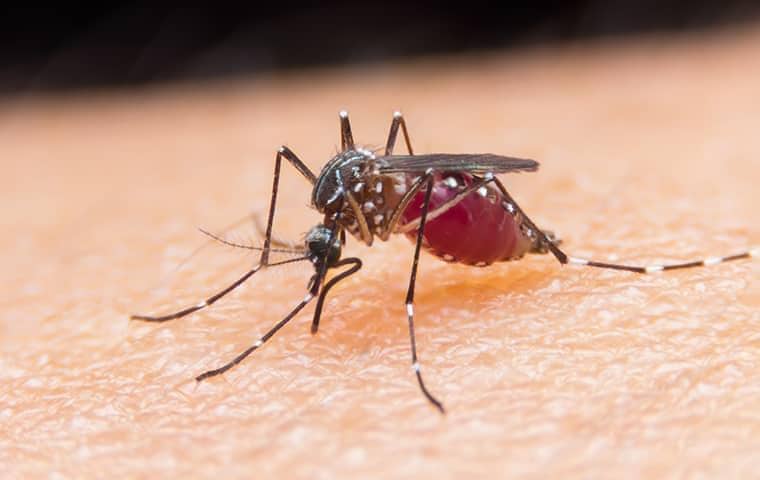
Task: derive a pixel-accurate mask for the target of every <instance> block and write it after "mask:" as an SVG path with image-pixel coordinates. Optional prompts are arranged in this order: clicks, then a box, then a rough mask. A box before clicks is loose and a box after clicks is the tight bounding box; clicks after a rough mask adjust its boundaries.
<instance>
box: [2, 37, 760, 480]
mask: <svg viewBox="0 0 760 480" xmlns="http://www.w3.org/2000/svg"><path fill="white" fill-rule="evenodd" d="M757 45H760V34H759V33H758V31H752V30H750V31H746V32H740V33H734V34H724V35H722V36H721V35H718V36H714V37H705V38H699V37H697V38H686V39H678V40H668V41H664V40H663V41H660V40H656V39H653V40H646V39H645V40H641V41H637V42H633V43H632V44H624V45H606V46H605V45H602V46H593V45H590V46H582V47H581V46H579V47H575V48H573V49H568V50H562V51H552V50H538V51H526V52H516V53H512V54H504V55H492V56H487V57H482V58H465V59H457V60H455V61H452V62H447V61H445V60H438V61H428V62H419V63H416V64H414V65H411V64H410V65H403V64H399V65H389V66H384V67H382V68H379V67H378V69H377V70H361V69H357V70H348V71H337V72H336V71H326V72H312V73H308V74H303V75H298V74H294V75H292V76H288V77H282V78H268V79H261V80H258V81H256V82H250V83H248V82H243V81H241V82H238V83H231V84H223V85H216V84H211V85H206V86H196V87H182V88H180V87H165V88H161V89H157V90H151V91H139V92H133V93H130V92H122V93H114V94H98V95H95V94H93V95H86V94H82V95H79V96H74V97H70V98H40V99H32V100H24V101H21V100H19V101H14V102H11V101H9V102H6V103H5V104H3V106H2V107H0V159H2V162H3V167H4V168H3V171H4V175H3V178H2V180H0V182H1V183H0V188H1V189H2V191H3V192H4V194H3V196H4V199H5V201H4V202H3V207H4V209H3V214H2V219H3V222H4V225H3V226H4V229H3V230H4V232H5V235H3V237H2V238H1V239H0V247H2V248H0V255H2V257H1V258H0V260H2V264H3V270H2V273H1V274H0V282H1V283H0V287H2V289H3V291H4V292H6V294H7V295H6V297H5V298H4V299H3V301H2V306H3V315H2V316H0V366H2V369H0V372H1V373H0V376H1V379H0V422H1V424H2V428H1V429H0V471H4V472H9V475H10V477H11V478H16V477H17V478H35V477H49V475H50V474H51V473H54V472H57V473H59V474H60V475H63V476H64V477H78V478H102V477H103V476H106V477H120V478H123V477H145V476H167V475H168V476H173V477H176V476H180V475H186V476H187V475H189V476H191V477H204V476H210V475H212V474H213V475H218V476H220V477H221V476H223V477H224V478H238V477H239V478H243V477H245V478H250V476H251V472H256V475H257V476H267V477H269V476H274V477H276V478H290V477H308V478H314V477H320V476H325V477H330V478H343V477H351V478H356V477H360V478H388V477H400V476H403V477H412V476H415V477H420V476H433V475H436V476H437V477H439V478H454V477H461V476H462V475H464V474H470V475H472V474H476V475H479V476H484V477H493V476H508V475H509V474H512V475H515V476H521V475H524V474H534V475H535V476H536V477H539V478H558V477H561V478H568V477H572V476H574V475H577V476H581V477H599V476H604V477H614V478H621V477H623V478H624V477H639V476H642V477H646V478H652V477H660V476H665V475H683V474H687V475H688V474H693V473H695V472H705V473H706V474H707V475H708V476H720V477H722V478H730V477H742V476H744V477H746V476H747V474H749V473H750V472H752V473H754V472H755V471H756V468H753V466H752V461H751V459H752V455H753V454H754V453H756V451H757V438H758V436H760V421H758V420H757V415H756V413H757V411H758V409H760V395H758V385H760V370H759V369H758V368H757V365H758V364H760V349H759V348H758V347H759V345H758V340H757V338H758V336H757V335H758V334H757V332H759V331H760V315H759V314H758V312H760V285H758V281H757V279H758V278H759V277H758V273H759V267H758V262H757V260H756V259H750V260H745V261H738V262H731V263H726V264H721V265H714V266H710V267H707V268H701V269H690V270H684V271H675V272H662V273H658V274H654V275H637V274H634V273H629V272H614V271H603V270H594V269H591V268H584V267H581V266H578V265H568V266H560V265H559V264H558V263H557V262H556V260H554V259H553V258H552V257H551V256H550V255H538V256H533V255H531V256H528V257H526V258H525V259H524V260H522V261H520V262H515V263H504V264H498V265H495V266H493V267H489V268H486V269H476V268H471V267H466V266H461V265H450V264H446V263H444V262H441V261H439V260H437V259H435V258H434V257H432V256H430V255H427V254H425V253H423V254H422V255H421V257H420V266H419V272H418V282H417V287H416V294H415V307H414V308H415V322H416V334H417V349H418V354H419V362H420V365H421V367H422V369H423V371H424V375H425V382H426V386H427V388H428V389H429V390H430V391H431V393H432V394H433V395H435V396H436V397H437V398H438V399H440V400H441V401H442V402H443V404H444V405H445V406H446V409H447V414H446V416H441V415H440V414H439V413H438V412H437V411H436V410H435V409H434V408H432V407H431V405H430V404H428V403H427V402H426V400H425V399H424V397H423V396H422V395H421V394H420V392H419V389H418V387H417V384H416V380H415V378H414V374H413V372H412V370H411V369H410V357H409V339H408V333H407V327H406V311H405V307H404V296H405V294H406V287H407V283H408V279H409V271H410V268H411V261H412V252H413V244H412V243H411V242H409V241H408V240H407V239H406V238H404V237H403V236H394V237H392V238H391V240H390V241H388V242H380V241H378V242H376V244H375V245H373V246H372V247H371V248H367V247H364V246H361V245H359V244H358V242H356V241H353V240H352V239H350V238H349V243H348V246H347V247H346V249H345V251H344V252H343V255H344V257H347V256H358V257H360V258H361V259H362V261H363V263H364V267H363V269H362V270H361V271H360V272H359V273H357V274H355V275H353V276H351V277H350V278H348V279H346V280H345V281H344V282H342V283H341V284H339V285H338V286H337V287H335V289H334V290H333V291H332V292H331V295H330V296H329V297H328V300H327V302H326V304H325V311H324V313H323V316H322V320H321V324H320V329H319V332H318V334H317V335H315V336H312V335H311V334H310V333H309V325H310V322H311V313H312V312H313V308H314V305H313V302H312V305H310V306H308V307H307V308H306V309H305V310H304V311H303V312H301V313H300V314H299V315H298V316H297V317H296V318H294V320H293V321H292V322H291V323H290V324H288V325H287V326H286V327H285V328H283V329H282V330H281V331H280V332H278V333H277V335H276V336H275V337H273V338H272V339H271V340H270V341H269V342H268V343H267V344H266V346H265V348H262V349H261V350H259V351H257V352H254V354H253V355H251V356H250V357H248V358H247V359H246V360H245V361H244V362H242V363H241V364H239V365H238V366H236V367H235V368H233V369H231V370H230V371H228V372H227V373H225V375H224V376H221V377H216V378H213V379H208V380H206V381H204V382H203V383H201V384H199V385H198V384H196V382H195V380H194V378H195V376H197V375H198V374H200V373H202V372H204V371H206V370H209V369H211V368H215V367H218V366H220V365H222V364H224V363H226V362H227V361H229V360H231V359H232V358H234V356H235V355H237V354H238V353H240V352H242V351H243V350H245V349H246V348H248V347H249V346H251V345H252V344H253V343H254V342H255V341H256V340H257V339H259V337H260V336H261V334H263V333H264V332H265V331H266V330H267V329H269V328H270V327H271V326H272V325H274V324H275V323H276V322H278V321H279V320H281V319H282V318H283V317H284V316H285V315H286V314H287V313H288V312H289V311H290V310H291V309H293V308H294V307H295V306H296V305H297V304H298V302H300V301H301V300H302V299H303V298H304V295H305V294H306V293H307V282H308V278H309V276H310V274H311V273H312V267H311V266H310V265H308V264H294V265H291V266H284V267H282V268H281V269H274V268H273V269H271V270H267V271H263V272H259V273H257V274H255V275H254V276H253V277H252V278H251V279H249V280H248V281H247V282H246V284H245V285H244V286H243V287H241V288H240V289H239V290H236V291H235V292H234V293H232V294H230V295H229V296H227V297H225V298H224V299H222V300H220V301H219V302H217V303H216V304H214V305H213V306H212V307H211V308H208V309H204V310H203V311H200V312H196V313H194V314H192V315H190V316H188V317H186V318H183V319H179V320H176V321H172V322H167V323H163V324H145V323H138V322H130V321H129V320H128V316H129V315H130V314H134V313H166V312H170V311H173V310H176V309H179V308H182V307H186V306H189V305H193V304H196V303H198V302H199V301H201V300H203V299H204V298H206V297H208V296H209V295H211V294H213V293H214V292H216V291H219V290H220V289H221V288H223V287H224V286H226V285H228V284H229V283H231V281H233V280H234V279H235V278H237V277H239V276H240V275H241V274H242V273H244V272H245V271H246V270H247V269H249V268H251V267H252V266H253V265H254V264H255V262H256V260H257V258H258V256H257V255H256V254H251V253H246V252H243V251H241V250H240V249H234V248H231V247H228V246H225V245H221V244H219V243H218V242H213V241H211V242H212V243H211V244H210V245H208V246H207V247H205V248H204V249H203V250H202V251H201V253H199V254H198V255H196V256H194V257H192V259H191V260H189V261H188V263H186V264H184V267H183V268H182V269H181V270H180V271H179V274H178V272H175V269H176V268H177V266H178V265H179V264H180V263H182V262H183V261H184V260H185V259H187V257H188V256H189V255H190V254H191V253H192V252H193V251H194V249H196V248H197V247H198V246H199V245H203V244H205V243H206V242H209V241H210V240H209V239H208V238H207V237H205V236H203V235H202V234H200V233H199V232H198V231H197V227H201V228H203V229H206V230H208V231H209V232H213V233H222V232H223V231H224V230H223V227H224V226H225V225H227V224H229V223H230V222H232V221H234V220H235V219H238V218H240V217H242V216H245V215H246V214H248V213H250V212H255V213H257V214H259V215H264V214H265V213H266V208H267V202H268V201H269V195H270V189H271V175H272V169H273V165H274V157H275V154H276V151H277V148H278V147H279V146H280V145H282V144H285V145H287V146H288V147H290V148H291V149H292V150H293V151H294V152H295V153H296V154H297V155H298V156H299V157H300V158H301V159H302V160H304V162H306V163H307V164H308V165H309V166H310V167H311V169H312V170H313V171H315V172H318V171H319V169H320V168H321V166H322V164H323V163H324V162H325V161H326V160H327V159H329V158H330V157H331V156H332V155H333V154H334V153H335V150H336V147H338V146H339V141H340V137H339V135H338V134H339V130H338V121H337V112H338V111H339V110H341V109H343V108H346V109H348V110H349V111H350V112H351V121H352V127H353V135H354V139H355V141H356V142H357V143H358V144H366V145H368V146H369V147H372V148H374V147H379V146H381V145H382V144H383V143H384V142H385V138H386V135H387V129H388V126H389V123H390V120H391V114H392V112H393V111H394V110H396V109H401V110H403V112H404V115H405V118H406V121H407V125H408V127H409V134H410V137H411V140H412V143H413V145H414V147H415V150H416V151H417V152H432V151H439V152H473V151H489V152H493V153H500V154H505V155H515V156H520V157H528V158H535V159H536V160H538V161H539V162H540V163H541V167H540V169H539V171H538V172H536V173H524V174H518V175H503V176H500V178H501V180H502V181H503V182H504V184H505V185H506V187H507V188H508V189H509V191H510V194H511V195H512V196H513V197H515V200H516V201H517V202H519V204H520V206H521V207H523V208H524V209H525V211H526V212H527V213H528V215H530V216H531V218H532V219H533V220H534V221H535V222H537V223H538V224H539V226H541V227H543V228H547V229H550V230H553V231H555V232H556V233H557V234H558V235H559V236H560V237H561V238H562V240H563V244H562V246H563V248H564V249H565V251H567V252H568V253H570V254H573V255H577V256H579V257H583V258H595V259H598V260H602V261H620V262H625V263H634V264H644V265H647V264H651V263H666V262H677V261H688V260H692V259H702V258H705V257H711V256H720V255H728V254H732V253H738V252H741V251H743V250H746V249H747V248H750V247H756V246H757V243H758V239H760V235H759V233H760V232H759V231H758V228H757V221H756V219H757V211H756V206H757V205H758V204H760V194H758V192H757V188H756V183H757V179H758V178H760V169H759V168H760V167H759V166H758V165H760V164H758V162H757V158H758V156H759V155H760V142H759V141H758V139H757V125H758V113H757V109H756V107H753V105H757V104H758V102H760V92H759V91H758V89H757V88H756V85H755V79H757V78H759V76H760V66H759V65H756V63H757V62H755V64H752V63H748V62H746V59H747V58H753V56H754V58H756V57H757V55H758V53H760V52H758V47H757ZM398 150H399V151H403V148H398ZM310 194H311V192H310V189H309V185H308V183H307V182H305V181H304V180H303V179H302V178H300V176H299V175H298V173H297V172H295V171H293V170H292V169H291V168H290V167H289V166H287V165H283V178H282V183H281V185H280V197H279V200H278V209H277V216H276V220H275V233H276V234H277V235H278V236H281V237H283V238H286V239H291V240H293V241H295V242H300V241H301V240H302V235H303V233H304V232H306V231H308V229H309V228H310V227H312V226H313V225H315V224H316V223H317V222H318V221H319V220H320V218H319V215H318V214H317V213H316V212H314V211H312V210H310V209H308V207H307V205H308V201H309V195H310ZM253 232H254V229H253V227H252V226H250V225H248V226H247V230H246V224H243V226H242V227H240V228H238V229H236V230H235V234H234V235H233V238H235V235H237V237H236V238H237V240H240V241H247V240H249V239H248V238H247V237H246V235H254V233H253ZM299 265H300V266H299Z"/></svg>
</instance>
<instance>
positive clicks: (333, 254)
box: [306, 223, 341, 267]
mask: <svg viewBox="0 0 760 480" xmlns="http://www.w3.org/2000/svg"><path fill="white" fill-rule="evenodd" d="M330 234H331V231H330V229H329V228H328V227H326V226H324V225H323V224H321V223H320V224H319V225H316V226H315V227H314V228H312V229H311V230H309V233H308V234H306V250H307V251H308V253H309V256H310V258H311V261H312V262H314V263H317V262H320V261H322V259H323V258H326V259H327V266H328V267H332V266H333V265H335V264H336V263H337V262H338V260H340V254H341V241H340V235H339V234H337V232H336V235H335V238H333V241H332V243H330Z"/></svg>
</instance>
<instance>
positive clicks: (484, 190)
mask: <svg viewBox="0 0 760 480" xmlns="http://www.w3.org/2000/svg"><path fill="white" fill-rule="evenodd" d="M478 195H480V196H481V197H486V196H488V189H487V188H486V187H485V185H484V186H482V187H480V188H479V189H478Z"/></svg>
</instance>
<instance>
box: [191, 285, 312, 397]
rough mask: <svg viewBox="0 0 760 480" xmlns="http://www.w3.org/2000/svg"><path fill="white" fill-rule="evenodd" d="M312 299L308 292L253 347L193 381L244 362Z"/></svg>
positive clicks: (310, 293)
mask: <svg viewBox="0 0 760 480" xmlns="http://www.w3.org/2000/svg"><path fill="white" fill-rule="evenodd" d="M312 298H314V294H313V293H312V292H311V291H310V292H309V293H307V294H306V296H305V297H304V299H303V300H301V303H299V304H298V305H297V306H296V308H294V309H293V310H292V311H291V312H290V313H289V314H287V316H285V318H283V319H282V320H280V321H279V322H277V324H275V326H274V327H272V328H271V329H270V330H269V331H268V332H267V333H265V334H264V336H262V337H261V338H260V339H259V340H257V341H256V343H254V344H253V345H251V346H250V347H248V348H247V349H246V350H245V351H244V352H243V353H241V354H240V355H238V356H237V357H235V358H234V359H233V360H232V361H231V362H229V363H226V364H225V365H223V366H221V367H219V368H215V369H213V370H209V371H207V372H204V373H202V374H200V375H198V376H197V377H195V380H196V381H198V382H201V381H203V380H205V379H207V378H209V377H214V376H216V375H221V374H222V373H224V372H226V371H227V370H229V369H230V368H232V367H234V366H235V365H237V364H238V363H240V362H242V361H243V360H245V358H246V357H247V356H248V355H250V354H251V353H253V352H254V351H255V350H257V349H258V348H259V347H261V346H262V345H264V344H265V343H266V342H267V340H269V339H270V338H272V337H273V336H274V334H275V333H277V331H278V330H280V329H281V328H282V327H284V326H285V325H286V324H287V323H288V322H289V321H290V320H291V319H292V318H293V317H295V316H296V314H297V313H298V312H300V311H301V310H302V309H303V308H304V307H305V306H306V305H308V303H309V302H310V301H311V299H312Z"/></svg>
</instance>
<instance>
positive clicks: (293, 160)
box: [130, 145, 316, 322]
mask: <svg viewBox="0 0 760 480" xmlns="http://www.w3.org/2000/svg"><path fill="white" fill-rule="evenodd" d="M283 158H285V159H286V160H287V161H288V162H290V164H291V165H293V167H294V168H295V169H296V170H298V172H299V173H301V175H303V176H304V177H305V178H306V180H308V181H309V183H311V184H312V185H314V183H315V182H316V177H315V176H314V174H313V173H312V172H311V170H309V167H307V166H306V165H305V164H304V163H303V162H302V161H301V160H300V159H299V158H298V157H297V156H296V154H295V153H293V152H292V151H291V150H290V149H289V148H288V147H286V146H284V145H283V146H282V147H280V149H279V150H278V151H277V156H276V157H275V162H274V175H273V176H272V197H271V200H270V202H269V216H268V218H267V227H266V233H265V234H264V235H265V237H264V247H263V248H261V249H260V251H261V258H260V260H259V264H258V265H256V266H255V267H254V268H252V269H250V270H248V271H247V272H246V273H245V274H244V275H243V276H242V277H240V278H239V279H238V280H236V281H235V282H234V283H232V285H230V286H229V287H227V288H225V289H224V290H222V291H221V292H219V293H217V294H216V295H212V296H211V297H209V298H207V299H206V300H204V301H202V302H200V303H198V304H196V305H193V306H192V307H187V308H185V309H182V310H180V311H178V312H174V313H169V314H166V315H160V316H153V315H131V316H130V319H132V320H142V321H144V322H167V321H169V320H175V319H177V318H182V317H184V316H186V315H189V314H191V313H193V312H197V311H198V310H201V309H203V308H206V307H208V306H210V305H211V304H213V303H214V302H216V301H217V300H219V299H221V298H222V297H224V296H225V295H227V294H228V293H230V292H231V291H233V290H235V289H236V288H237V287H239V286H240V285H242V284H243V283H244V282H245V281H246V280H248V279H249V278H251V277H252V276H253V275H254V274H255V273H256V272H258V271H259V270H261V269H262V268H264V267H271V266H274V265H277V264H280V263H289V261H286V262H279V263H277V264H274V263H270V262H269V252H270V250H271V245H272V224H273V223H274V212H275V206H276V203H277V189H278V187H279V185H280V166H281V164H282V159H283ZM204 233H206V234H207V235H208V232H204ZM211 236H212V238H215V239H216V240H220V241H221V239H220V238H218V237H214V236H213V235H211ZM228 244H229V243H228ZM236 246H237V245H236ZM256 250H259V249H256ZM300 260H306V257H304V258H301V259H300ZM297 261H298V260H297Z"/></svg>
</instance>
